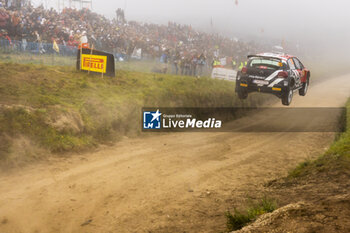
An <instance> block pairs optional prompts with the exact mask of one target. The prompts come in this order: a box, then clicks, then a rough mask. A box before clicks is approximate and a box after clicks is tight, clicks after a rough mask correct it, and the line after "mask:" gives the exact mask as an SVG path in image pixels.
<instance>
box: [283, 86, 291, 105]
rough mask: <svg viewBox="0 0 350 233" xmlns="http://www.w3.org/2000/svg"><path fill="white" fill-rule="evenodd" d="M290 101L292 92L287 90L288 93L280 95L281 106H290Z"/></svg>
mask: <svg viewBox="0 0 350 233" xmlns="http://www.w3.org/2000/svg"><path fill="white" fill-rule="evenodd" d="M292 99H293V90H292V89H289V90H288V91H286V92H285V93H283V94H282V104H283V105H287V106H288V105H290V103H292Z"/></svg>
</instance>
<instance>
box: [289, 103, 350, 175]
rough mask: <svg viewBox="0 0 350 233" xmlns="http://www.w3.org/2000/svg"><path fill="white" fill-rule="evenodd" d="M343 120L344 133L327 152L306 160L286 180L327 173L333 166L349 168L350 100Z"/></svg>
mask: <svg viewBox="0 0 350 233" xmlns="http://www.w3.org/2000/svg"><path fill="white" fill-rule="evenodd" d="M344 115H345V119H342V120H341V124H342V126H341V128H343V129H345V132H344V133H342V134H341V135H338V136H337V137H336V140H335V142H334V143H333V144H332V145H331V146H330V148H329V149H328V151H327V152H326V153H324V154H323V155H321V156H320V157H319V158H317V159H316V160H307V161H304V162H302V163H300V164H299V165H298V166H297V167H296V168H295V169H293V170H291V171H290V173H289V176H288V178H289V179H292V178H299V177H302V176H306V175H310V174H312V173H318V172H327V171H329V170H330V169H334V168H335V166H341V167H344V168H345V167H346V168H348V167H350V100H349V101H348V102H347V104H346V112H345V113H344Z"/></svg>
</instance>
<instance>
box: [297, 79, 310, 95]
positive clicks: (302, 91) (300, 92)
mask: <svg viewBox="0 0 350 233" xmlns="http://www.w3.org/2000/svg"><path fill="white" fill-rule="evenodd" d="M308 88H309V79H307V80H306V82H305V83H303V87H302V88H300V89H299V95H301V96H305V95H306V93H307V90H308Z"/></svg>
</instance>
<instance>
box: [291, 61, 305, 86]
mask: <svg viewBox="0 0 350 233" xmlns="http://www.w3.org/2000/svg"><path fill="white" fill-rule="evenodd" d="M293 60H294V64H295V67H296V69H297V70H298V72H299V74H300V79H301V80H300V81H301V82H305V81H306V78H307V70H306V69H305V67H304V65H303V64H302V63H301V62H300V61H299V59H298V58H296V57H293Z"/></svg>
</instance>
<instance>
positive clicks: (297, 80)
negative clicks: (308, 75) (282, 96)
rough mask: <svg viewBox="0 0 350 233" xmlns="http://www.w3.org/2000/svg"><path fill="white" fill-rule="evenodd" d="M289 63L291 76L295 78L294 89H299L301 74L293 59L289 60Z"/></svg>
mask: <svg viewBox="0 0 350 233" xmlns="http://www.w3.org/2000/svg"><path fill="white" fill-rule="evenodd" d="M287 62H288V65H289V69H290V70H289V75H290V76H291V77H293V79H294V82H295V85H294V88H297V87H299V86H300V85H301V81H300V74H299V72H298V70H297V68H296V67H295V62H294V60H293V58H289V59H288V61H287Z"/></svg>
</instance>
